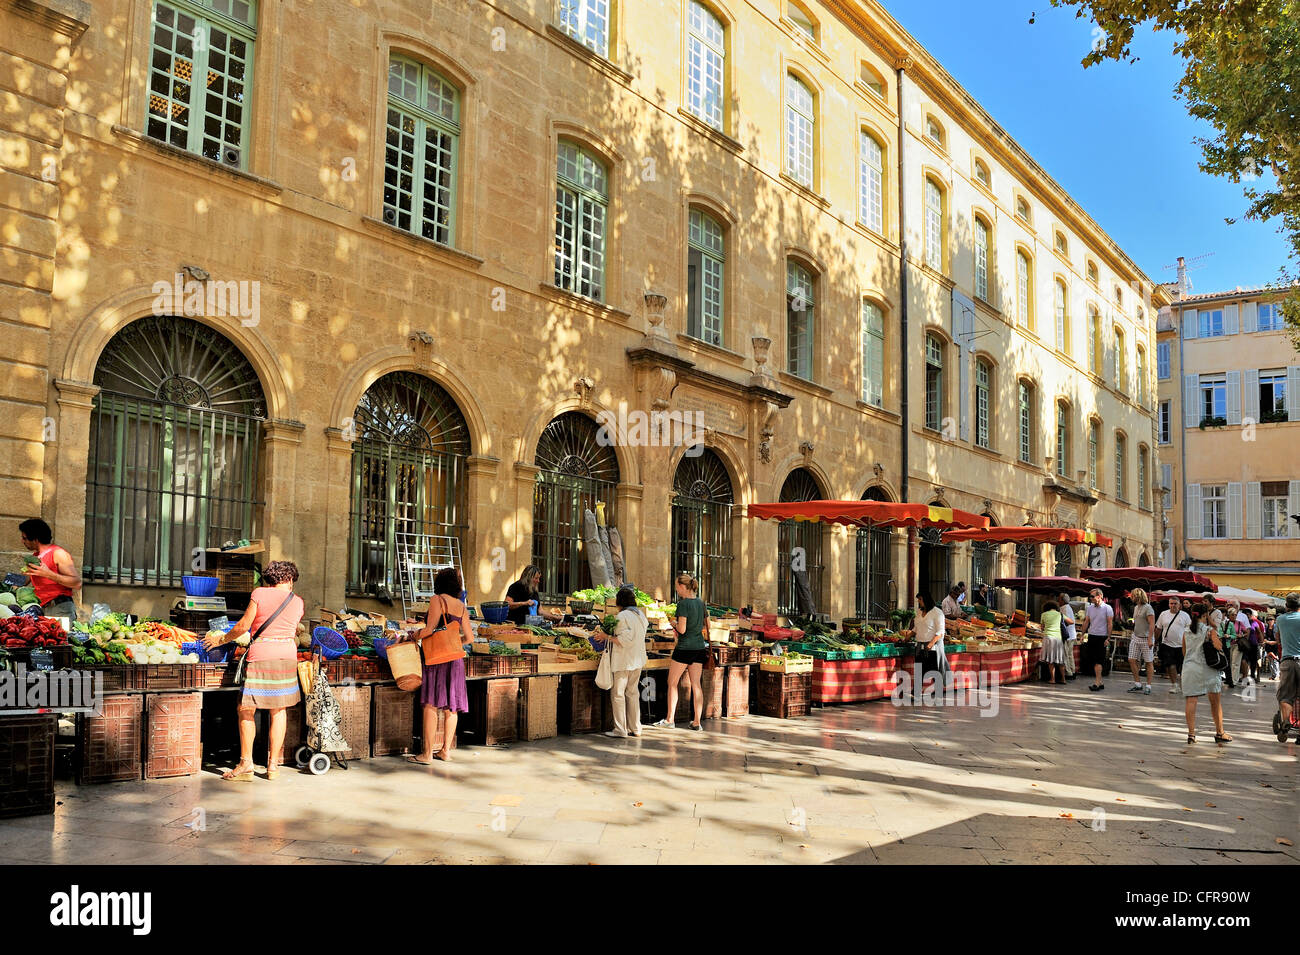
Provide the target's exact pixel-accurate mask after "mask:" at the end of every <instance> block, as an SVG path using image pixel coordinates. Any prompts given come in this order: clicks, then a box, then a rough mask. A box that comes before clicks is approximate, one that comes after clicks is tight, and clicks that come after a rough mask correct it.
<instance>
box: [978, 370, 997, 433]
mask: <svg viewBox="0 0 1300 955" xmlns="http://www.w3.org/2000/svg"><path fill="white" fill-rule="evenodd" d="M992 378H993V371H992V368H991V367H990V366H989V363H988V362H986V361H983V360H980V361H977V362H976V363H975V444H976V445H978V446H979V447H981V448H988V447H990V446H991V444H990V439H989V414H990V410H989V393H990V390H991V389H990V386H991V384H992Z"/></svg>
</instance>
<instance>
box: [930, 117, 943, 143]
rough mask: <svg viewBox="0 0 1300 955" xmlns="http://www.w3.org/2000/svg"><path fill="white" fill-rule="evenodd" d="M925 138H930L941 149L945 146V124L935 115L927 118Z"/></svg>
mask: <svg viewBox="0 0 1300 955" xmlns="http://www.w3.org/2000/svg"><path fill="white" fill-rule="evenodd" d="M925 138H926V139H928V140H930V142H932V143H934V144H935V145H936V146H938V147H939V148H940V149H943V148H944V142H945V136H944V132H943V124H942V123H940V122H939V121H938V120H937V119H935V118H934V117H933V116H927V117H926V118H925Z"/></svg>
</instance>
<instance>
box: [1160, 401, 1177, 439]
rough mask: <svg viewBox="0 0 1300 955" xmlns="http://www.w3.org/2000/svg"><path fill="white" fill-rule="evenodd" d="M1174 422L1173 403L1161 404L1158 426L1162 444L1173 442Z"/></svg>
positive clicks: (1164, 402)
mask: <svg viewBox="0 0 1300 955" xmlns="http://www.w3.org/2000/svg"><path fill="white" fill-rule="evenodd" d="M1172 422H1173V402H1171V401H1162V402H1160V421H1159V424H1158V425H1157V428H1158V434H1157V437H1158V438H1159V439H1160V443H1161V444H1169V443H1170V442H1171V441H1172V440H1173V433H1172V431H1171V428H1172Z"/></svg>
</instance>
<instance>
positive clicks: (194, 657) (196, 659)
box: [181, 653, 199, 663]
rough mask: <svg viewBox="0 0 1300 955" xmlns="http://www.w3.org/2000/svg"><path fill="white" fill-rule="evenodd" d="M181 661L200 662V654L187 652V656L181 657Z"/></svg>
mask: <svg viewBox="0 0 1300 955" xmlns="http://www.w3.org/2000/svg"><path fill="white" fill-rule="evenodd" d="M181 662H182V663H198V662H199V655H198V654H197V653H187V654H185V656H183V657H181Z"/></svg>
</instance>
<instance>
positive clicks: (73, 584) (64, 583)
mask: <svg viewBox="0 0 1300 955" xmlns="http://www.w3.org/2000/svg"><path fill="white" fill-rule="evenodd" d="M18 533H19V534H21V535H22V539H23V547H25V548H27V549H28V550H29V551H31V552H32V556H31V557H29V558H27V567H26V571H27V575H28V576H29V577H31V579H32V589H33V590H35V591H36V600H37V602H38V603H40V605H41V610H42V611H44V613H45V616H47V617H69V618H71V619H72V620H74V621H75V620H76V619H77V605H76V603H75V602H74V601H73V599H72V593H73V591H76V590H80V589H81V572H80V571H78V570H77V565H76V563H75V562H74V561H73V560H72V555H71V554H69V553H68V552H67V551H66V550H64V549H63V548H62V547H60V546H59V545H58V544H55V543H54V542H53V541H54V532H53V531H51V530H50V525H49V524H46V523H45V522H44V521H43V520H41V519H40V518H39V517H33V518H32V519H31V520H27V521H23V522H22V523H21V524H19V525H18Z"/></svg>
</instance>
